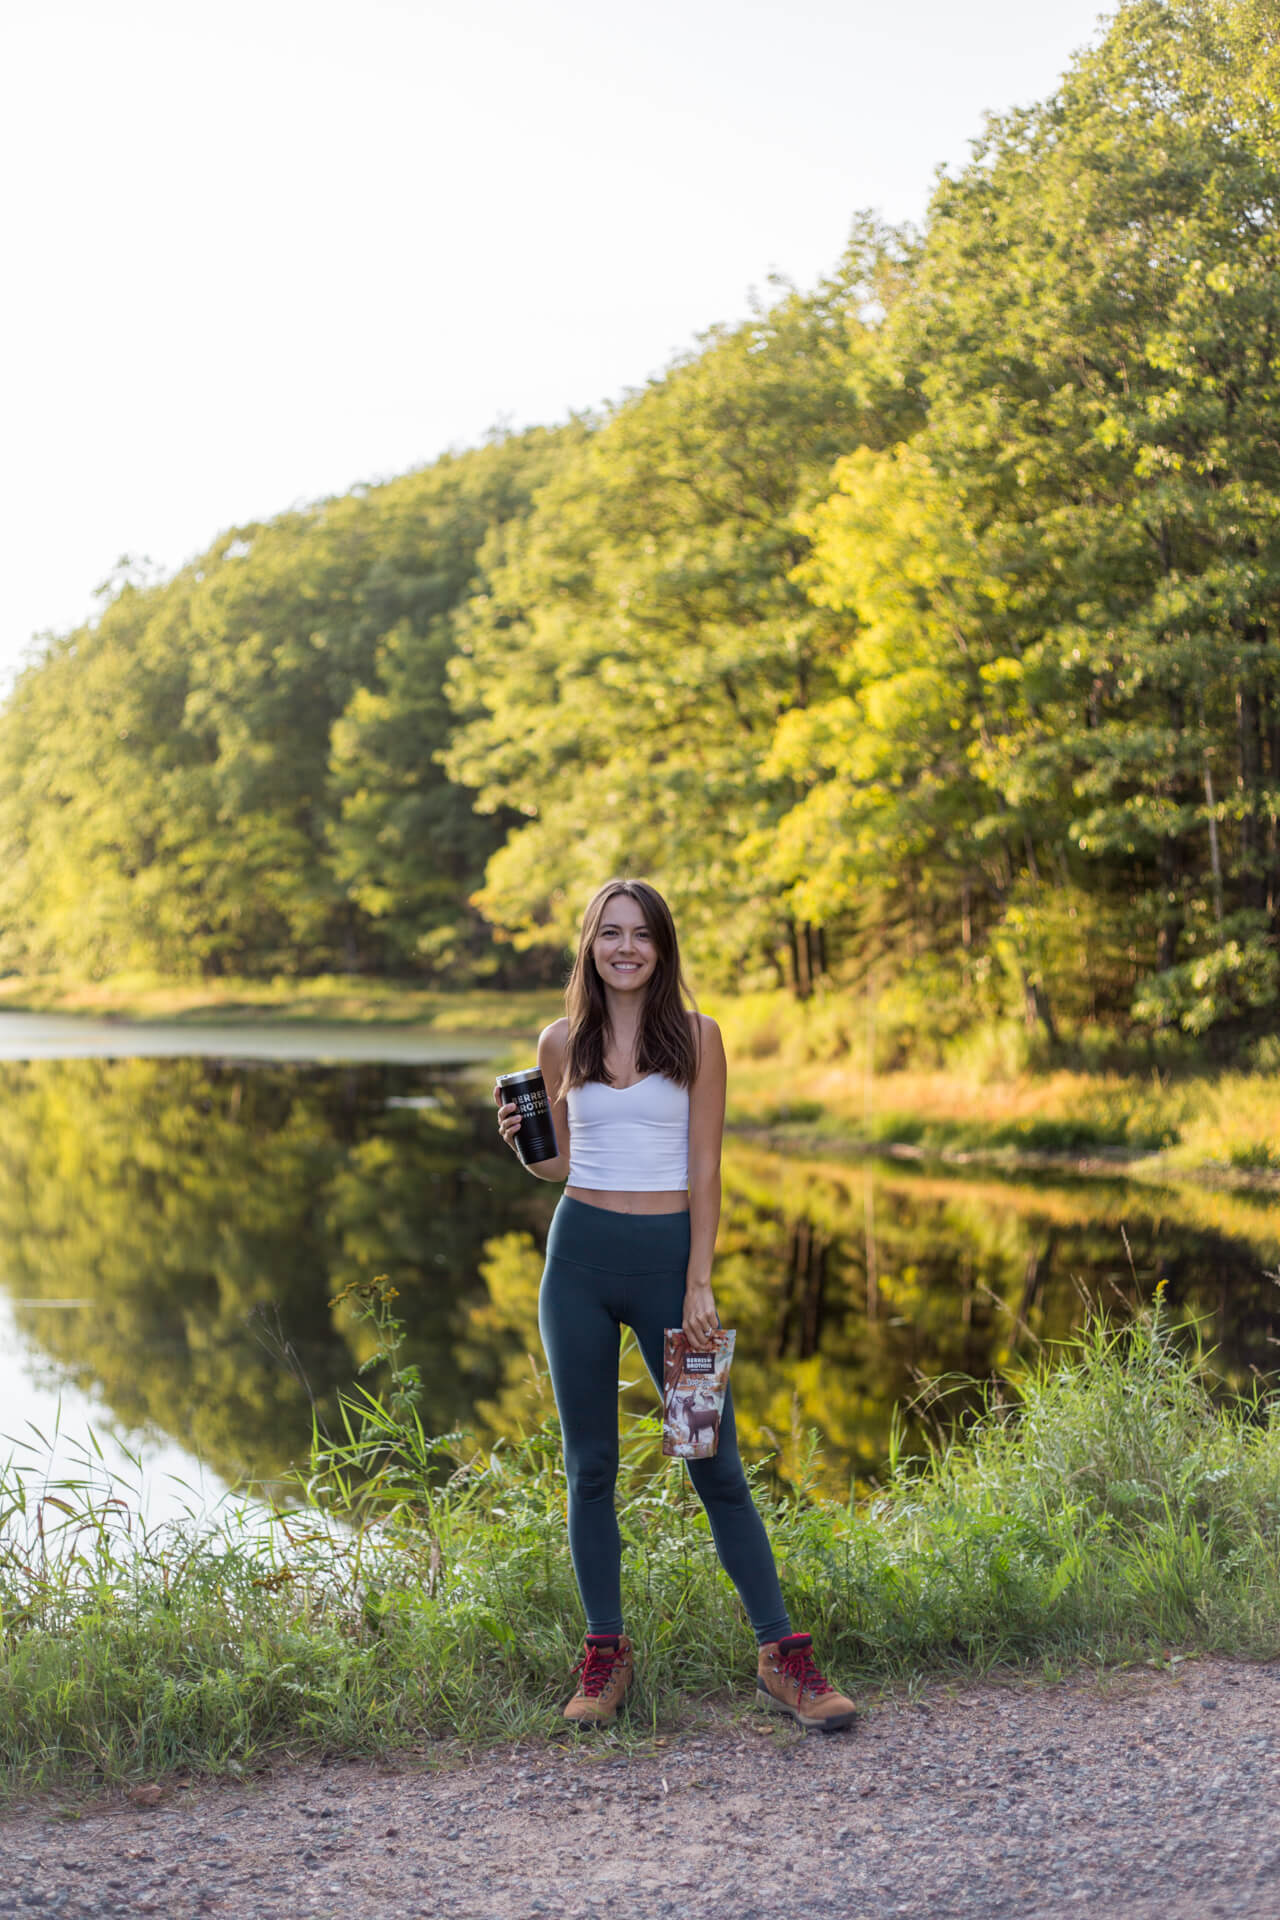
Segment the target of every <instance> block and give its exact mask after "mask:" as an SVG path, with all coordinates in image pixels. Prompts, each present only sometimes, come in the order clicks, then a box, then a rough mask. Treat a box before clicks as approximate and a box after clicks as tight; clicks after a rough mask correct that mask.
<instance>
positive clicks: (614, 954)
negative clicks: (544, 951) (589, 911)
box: [591, 893, 658, 993]
mask: <svg viewBox="0 0 1280 1920" xmlns="http://www.w3.org/2000/svg"><path fill="white" fill-rule="evenodd" d="M591 958H592V959H593V960H594V961H595V963H596V972H597V973H598V974H599V975H600V978H601V979H602V980H603V982H604V984H605V986H606V987H612V988H613V989H614V991H615V992H618V993H635V992H636V991H637V990H639V989H641V988H644V987H647V986H648V984H649V982H650V980H652V978H653V976H654V972H655V970H656V968H657V965H658V954H657V949H656V947H655V946H654V940H653V935H652V934H651V933H650V931H649V928H648V924H647V923H646V921H645V917H644V909H643V908H642V907H641V906H640V903H639V902H638V901H636V900H633V899H632V898H631V896H630V894H627V893H615V894H614V895H613V896H612V898H611V899H609V900H607V901H606V902H605V909H604V913H603V915H602V917H601V920H600V930H599V932H598V933H597V934H596V937H595V939H594V940H593V941H592V943H591Z"/></svg>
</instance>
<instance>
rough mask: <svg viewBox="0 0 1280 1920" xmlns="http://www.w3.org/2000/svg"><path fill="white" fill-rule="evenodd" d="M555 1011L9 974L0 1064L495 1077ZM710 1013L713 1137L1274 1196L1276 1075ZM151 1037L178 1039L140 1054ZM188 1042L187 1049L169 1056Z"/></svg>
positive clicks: (546, 1003) (348, 993) (337, 989)
mask: <svg viewBox="0 0 1280 1920" xmlns="http://www.w3.org/2000/svg"><path fill="white" fill-rule="evenodd" d="M559 1006H560V996H559V994H558V993H556V992H555V991H554V990H553V989H528V990H522V991H519V992H506V991H497V990H495V989H492V988H476V989H470V990H466V991H461V992H441V991H439V990H437V989H434V988H429V987H425V986H419V985H417V984H413V983H408V984H407V983H405V982H403V981H370V980H364V979H361V978H359V977H344V976H336V975H326V976H320V977H318V978H316V979H314V980H305V981H300V980H295V979H285V978H277V979H275V980H271V981H245V980H227V981H225V982H221V983H216V984H212V985H211V984H210V983H209V982H207V981H185V982H184V981H165V980H156V979H154V978H151V977H147V976H121V977H120V978H118V979H116V980H106V981H100V982H88V983H67V982H64V981H59V980H52V979H44V980H23V979H19V978H16V977H15V978H11V979H0V1057H7V1058H12V1059H20V1058H48V1057H79V1055H78V1046H79V1044H80V1043H82V1042H90V1043H91V1044H89V1045H88V1046H87V1047H86V1052H87V1054H89V1055H93V1056H99V1057H109V1056H112V1055H115V1054H117V1053H120V1052H124V1051H129V1052H133V1051H148V1052H151V1053H162V1054H170V1055H172V1054H178V1053H182V1052H184V1051H188V1050H189V1051H190V1052H192V1053H200V1054H211V1053H214V1052H216V1046H215V1045H213V1044H211V1043H213V1042H215V1041H216V1037H217V1036H218V1034H219V1033H222V1032H226V1033H227V1034H228V1036H229V1043H230V1050H231V1051H232V1052H233V1053H235V1054H237V1055H242V1056H244V1057H256V1058H262V1059H271V1058H279V1059H292V1060H303V1059H306V1058H309V1057H310V1055H309V1053H308V1039H309V1036H314V1037H315V1040H316V1042H317V1045H318V1046H319V1047H320V1048H321V1049H323V1045H324V1041H323V1038H322V1037H321V1032H322V1030H328V1031H330V1032H332V1034H333V1035H334V1036H340V1035H342V1034H346V1035H347V1036H349V1038H350V1040H351V1042H352V1043H353V1044H354V1054H353V1057H359V1058H360V1059H363V1060H365V1061H367V1062H369V1063H371V1064H372V1063H374V1062H375V1061H377V1060H378V1058H379V1057H380V1054H381V1052H382V1049H381V1048H380V1047H379V1045H378V1038H377V1037H378V1035H379V1034H385V1035H386V1036H387V1040H388V1047H387V1049H386V1058H387V1060H388V1062H389V1063H393V1062H395V1061H401V1062H411V1063H417V1064H421V1065H433V1064H439V1065H441V1066H444V1065H455V1066H463V1067H466V1068H477V1067H479V1066H481V1065H482V1064H488V1063H492V1064H493V1065H494V1067H495V1068H497V1069H499V1070H500V1069H501V1067H502V1066H504V1065H506V1064H507V1059H506V1056H507V1055H508V1054H510V1056H511V1060H512V1061H515V1060H516V1057H517V1055H518V1054H519V1053H520V1051H521V1049H527V1048H528V1046H529V1045H531V1044H532V1039H533V1036H534V1035H535V1034H536V1033H537V1031H538V1029H539V1027H540V1026H542V1025H544V1024H545V1023H546V1022H547V1021H548V1020H550V1019H552V1018H554V1017H555V1015H556V1013H557V1012H558V1010H559ZM714 1011H715V1013H716V1014H717V1017H718V1018H719V1019H720V1021H721V1024H722V1026H723V1027H724V1030H725V1036H726V1043H727V1045H728V1048H729V1052H730V1058H731V1060H732V1061H733V1074H732V1080H731V1089H732V1097H731V1100H730V1105H729V1110H728V1114H727V1116H726V1133H727V1134H728V1135H730V1136H732V1137H733V1138H735V1139H737V1140H741V1141H743V1142H744V1143H745V1144H748V1145H755V1146H760V1147H764V1148H767V1149H768V1150H769V1151H771V1152H776V1153H782V1154H796V1155H824V1156H830V1157H834V1158H847V1159H874V1158H881V1159H889V1160H896V1161H900V1162H902V1163H913V1162H914V1163H919V1164H926V1165H934V1166H940V1167H952V1168H956V1169H958V1170H959V1169H964V1168H966V1167H977V1168H984V1169H987V1170H990V1171H992V1172H995V1173H1004V1174H1007V1175H1009V1176H1010V1177H1013V1176H1017V1175H1035V1174H1039V1173H1052V1174H1056V1175H1060V1176H1061V1175H1066V1176H1068V1177H1073V1178H1078V1179H1122V1180H1131V1181H1133V1182H1134V1183H1135V1184H1142V1185H1148V1186H1150V1185H1174V1186H1177V1185H1193V1186H1200V1187H1205V1188H1217V1189H1221V1190H1226V1191H1235V1192H1247V1193H1257V1194H1268V1193H1277V1194H1280V1073H1262V1072H1245V1071H1240V1070H1231V1069H1219V1070H1212V1069H1206V1068H1202V1069H1199V1070H1195V1069H1187V1070H1184V1071H1182V1072H1180V1073H1176V1074H1175V1073H1173V1072H1169V1073H1167V1074H1163V1075H1162V1074H1159V1073H1153V1072H1151V1071H1150V1070H1147V1071H1138V1070H1134V1071H1132V1072H1129V1073H1122V1072H1120V1071H1118V1070H1115V1069H1109V1070H1105V1071H1104V1070H1098V1071H1087V1070H1083V1069H1067V1068H1045V1069H1043V1070H1040V1071H1033V1070H1030V1069H1028V1070H1025V1071H1023V1072H1022V1073H1018V1074H1002V1073H997V1072H988V1071H983V1070H982V1069H981V1068H971V1069H967V1070H961V1069H936V1070H929V1071H913V1070H911V1069H909V1068H908V1069H900V1070H894V1071H892V1072H884V1073H880V1074H876V1075H873V1076H869V1075H868V1074H867V1073H866V1072H865V1070H864V1069H863V1068H862V1066H861V1065H855V1064H854V1063H853V1062H852V1061H850V1060H849V1059H848V1058H845V1059H835V1060H825V1061H824V1060H813V1059H807V1058H804V1057H803V1056H801V1057H796V1055H795V1053H794V1052H793V1051H792V1052H787V1051H784V1050H783V1049H782V1047H781V1046H779V1047H778V1048H777V1049H772V1048H768V1047H766V1048H765V1049H763V1050H762V1049H761V1047H760V1045H759V1041H758V1036H754V1035H753V1034H751V1033H749V1032H746V1031H744V1032H741V1033H737V1032H735V1028H736V1027H738V1026H739V1025H740V1013H739V1008H738V1006H737V1003H735V1002H733V1001H726V1002H723V1003H721V1004H718V1005H716V1006H715V1007H714ZM20 1022H21V1023H24V1024H25V1023H30V1030H31V1032H32V1033H33V1034H35V1033H37V1032H38V1031H39V1029H40V1028H41V1027H42V1025H43V1024H44V1023H49V1025H50V1027H51V1028H53V1027H54V1026H55V1025H56V1029H57V1031H56V1034H55V1035H54V1038H53V1039H52V1040H49V1041H46V1042H44V1043H41V1044H36V1043H35V1042H34V1041H32V1042H27V1043H26V1044H27V1045H29V1046H30V1048H31V1051H30V1052H26V1051H16V1050H15V1051H8V1052H6V1051H5V1049H4V1044H3V1038H4V1029H5V1027H6V1025H9V1026H10V1030H11V1031H12V1028H13V1027H14V1026H16V1025H17V1024H18V1023H20ZM157 1027H163V1028H167V1029H170V1030H176V1031H175V1032H171V1033H170V1035H169V1036H168V1037H167V1038H165V1039H164V1041H163V1043H161V1042H160V1041H159V1040H157V1041H156V1043H155V1044H153V1045H149V1046H148V1045H144V1043H146V1042H147V1040H148V1036H149V1034H151V1033H152V1032H153V1030H154V1029H156V1028H157ZM186 1033H189V1034H190V1035H191V1036H192V1040H193V1042H194V1041H196V1039H197V1036H198V1039H199V1044H192V1045H191V1047H190V1048H189V1049H187V1048H186V1047H184V1045H183V1042H182V1037H181V1036H182V1035H183V1034H186ZM232 1036H237V1037H234V1038H233V1037H232ZM273 1036H275V1042H274V1043H273ZM131 1041H132V1042H134V1043H135V1044H134V1045H129V1043H130V1042H131ZM321 1057H322V1054H321V1053H319V1052H318V1053H317V1054H316V1055H315V1058H316V1059H317V1060H319V1059H320V1058H321ZM328 1057H342V1054H341V1051H340V1052H339V1053H338V1054H336V1055H329V1056H328Z"/></svg>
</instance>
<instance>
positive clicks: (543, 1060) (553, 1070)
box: [493, 1020, 569, 1180]
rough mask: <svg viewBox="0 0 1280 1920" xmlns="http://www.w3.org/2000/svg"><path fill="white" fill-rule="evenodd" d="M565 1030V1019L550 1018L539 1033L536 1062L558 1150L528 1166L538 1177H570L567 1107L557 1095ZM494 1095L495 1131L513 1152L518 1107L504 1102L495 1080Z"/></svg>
mask: <svg viewBox="0 0 1280 1920" xmlns="http://www.w3.org/2000/svg"><path fill="white" fill-rule="evenodd" d="M568 1029H569V1023H568V1021H567V1020H553V1021H552V1023H551V1025H550V1026H549V1027H544V1028H543V1030H542V1032H541V1033H540V1034H539V1035H538V1065H539V1066H540V1067H541V1069H542V1077H543V1079H544V1080H545V1081H546V1083H547V1099H548V1101H549V1103H550V1106H551V1123H552V1125H553V1126H554V1127H555V1130H556V1145H557V1147H558V1148H559V1149H560V1151H559V1152H558V1153H557V1155H556V1157H555V1159H554V1160H539V1161H538V1163H537V1165H536V1166H532V1167H530V1168H529V1169H528V1171H529V1172H530V1173H532V1174H536V1175H537V1177H538V1179H539V1180H567V1179H568V1178H569V1108H568V1103H567V1102H566V1101H564V1100H562V1099H561V1097H560V1076H561V1074H562V1072H563V1071H564V1046H565V1041H566V1038H567V1035H568ZM493 1097H494V1099H495V1100H496V1101H497V1102H498V1131H499V1132H500V1133H501V1135H502V1137H503V1139H504V1140H505V1141H506V1143H507V1145H508V1146H509V1147H510V1148H511V1151H512V1152H513V1153H514V1152H515V1135H516V1133H517V1132H518V1131H519V1127H520V1114H519V1110H518V1109H517V1107H516V1105H515V1103H514V1101H512V1102H508V1103H507V1104H505V1105H504V1104H503V1091H502V1088H501V1087H500V1086H498V1085H497V1084H496V1082H495V1084H494V1089H493Z"/></svg>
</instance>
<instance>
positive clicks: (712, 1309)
mask: <svg viewBox="0 0 1280 1920" xmlns="http://www.w3.org/2000/svg"><path fill="white" fill-rule="evenodd" d="M719 1325H720V1315H719V1314H718V1313H717V1312H716V1302H715V1295H714V1294H713V1293H712V1291H711V1282H710V1281H709V1280H707V1281H704V1282H703V1283H702V1284H701V1285H700V1286H686V1288H685V1290H684V1337H685V1339H686V1340H687V1341H688V1342H689V1345H690V1346H691V1347H708V1346H710V1344H711V1336H712V1334H713V1333H714V1332H715V1330H716V1328H717V1327H718V1326H719Z"/></svg>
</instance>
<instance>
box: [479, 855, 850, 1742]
mask: <svg viewBox="0 0 1280 1920" xmlns="http://www.w3.org/2000/svg"><path fill="white" fill-rule="evenodd" d="M686 997H687V988H686V987H685V983H684V977H683V974H682V972H681V968H680V954H679V948H678V946H677V943H676V930H675V925H674V922H673V921H672V918H671V912H670V909H669V908H668V906H667V904H666V902H665V900H663V898H662V896H661V894H659V893H657V892H656V891H655V890H654V888H653V887H651V886H649V885H648V884H647V883H646V882H645V881H643V880H610V881H609V882H608V883H607V884H606V885H605V886H603V887H601V888H600V890H599V892H598V893H597V894H596V895H595V897H594V898H593V899H592V901H591V903H590V905H589V906H588V908H587V911H586V914H585V915H584V917H583V922H582V931H581V935H580V937H579V940H578V954H577V958H576V960H575V961H574V965H573V971H572V973H571V974H570V977H569V985H568V988H567V990H566V993H565V1005H566V1007H567V1009H568V1014H567V1017H566V1018H565V1019H562V1020H557V1021H555V1022H554V1023H553V1024H552V1025H551V1026H549V1027H548V1028H547V1029H546V1030H545V1032H544V1033H543V1034H542V1035H541V1036H540V1038H539V1041H538V1065H539V1066H540V1067H541V1069H542V1073H543V1077H544V1079H545V1081H546V1084H547V1094H548V1098H549V1100H550V1102H551V1109H552V1114H553V1117H554V1120H555V1129H556V1140H557V1143H558V1144H559V1148H560V1151H559V1153H558V1154H557V1155H556V1157H555V1159H554V1160H543V1161H540V1162H539V1163H538V1164H537V1165H536V1166H533V1167H531V1168H530V1169H529V1171H530V1172H531V1173H534V1174H536V1175H537V1176H538V1178H539V1179H541V1180H565V1181H567V1185H566V1186H565V1190H564V1194H563V1197H562V1198H561V1200H560V1202H559V1204H558V1206H557V1207H556V1211H555V1216H554V1218H553V1219H552V1222H551V1231H550V1233H549V1235H548V1237H547V1262H546V1268H545V1270H544V1272H543V1276H542V1290H541V1293H540V1295H539V1300H538V1324H539V1327H540V1330H541V1333H542V1344H543V1346H544V1347H545V1349H546V1354H547V1360H548V1363H549V1366H550V1370H551V1382H552V1386H553V1387H554V1389H555V1396H556V1406H557V1408H558V1409H559V1413H560V1425H561V1429H562V1431H563V1435H564V1464H565V1472H566V1474H567V1476H568V1481H569V1547H570V1551H571V1552H572V1555H573V1565H574V1572H575V1573H576V1575H577V1579H578V1589H579V1592H580V1593H581V1595H582V1604H583V1607H584V1609H585V1611H586V1616H587V1638H586V1649H585V1651H584V1653H583V1657H582V1660H581V1661H580V1662H579V1665H578V1668H577V1671H578V1672H579V1673H580V1674H581V1676H582V1678H581V1684H580V1686H579V1688H578V1691H577V1693H576V1694H575V1695H574V1697H573V1699H572V1700H570V1702H569V1704H568V1706H567V1707H566V1708H565V1710H564V1711H565V1718H566V1719H569V1720H574V1721H579V1722H583V1723H590V1724H595V1725H600V1724H603V1723H606V1722H608V1721H610V1720H612V1719H613V1718H614V1717H615V1715H616V1714H617V1711H618V1708H619V1706H620V1704H621V1702H622V1700H623V1699H624V1697H625V1695H626V1693H627V1690H628V1688H629V1687H630V1685H631V1681H632V1677H633V1674H634V1666H633V1661H632V1649H631V1642H630V1640H629V1639H628V1638H627V1636H626V1634H625V1633H624V1631H623V1619H622V1585H621V1541H620V1538H619V1534H618V1522H617V1516H616V1514H615V1512H614V1485H615V1482H616V1479H617V1473H618V1386H617V1382H618V1353H619V1346H620V1330H621V1328H622V1327H624V1326H628V1327H631V1328H632V1330H633V1331H634V1333H635V1336H636V1339H637V1341H638V1342H639V1346H640V1351H641V1353H642V1354H643V1355H644V1361H645V1365H646V1366H647V1367H648V1369H649V1372H650V1373H651V1374H652V1375H653V1378H654V1381H655V1383H656V1384H657V1385H658V1386H659V1389H661V1382H662V1374H663V1330H664V1328H666V1327H677V1326H683V1328H684V1332H685V1335H686V1337H687V1338H688V1340H689V1342H690V1344H691V1345H692V1346H695V1347H696V1346H701V1345H705V1343H706V1341H707V1340H708V1338H709V1337H710V1335H711V1334H712V1333H713V1332H714V1331H715V1329H716V1328H717V1327H718V1326H719V1324H720V1320H719V1316H718V1315H717V1313H716V1304H715V1297H714V1295H713V1293H712V1289H711V1263H712V1257H713V1255H714V1252H715V1243H716V1227H717V1225H718V1223H719V1218H720V1142H721V1135H722V1133H723V1130H724V1101H725V1057H724V1045H723V1043H722V1041H721V1038H720V1030H719V1028H718V1027H717V1026H716V1023H715V1021H714V1020H709V1019H708V1018H707V1017H706V1016H705V1014H699V1013H695V1012H691V1011H689V1010H688V1009H687V1008H686V1005H685V1001H686ZM494 1097H495V1098H496V1099H497V1100H498V1102H499V1107H498V1126H499V1130H500V1132H501V1134H502V1137H503V1139H504V1140H505V1141H506V1143H507V1145H508V1146H510V1147H512V1148H513V1150H514V1144H515V1136H516V1133H517V1132H518V1130H519V1126H520V1116H519V1113H518V1111H517V1109H516V1108H515V1106H514V1105H512V1104H509V1103H507V1104H504V1103H503V1102H504V1096H503V1094H502V1090H501V1089H500V1088H499V1087H497V1086H495V1088H494ZM686 1464H687V1466H688V1469H689V1473H690V1476H691V1478H692V1480H693V1484H694V1486H695V1488H696V1489H697V1492H698V1495H699V1497H700V1498H701V1500H702V1503H703V1505H704V1506H705V1508H706V1510H707V1517H708V1519H709V1520H710V1522H711V1532H712V1536H713V1538H714V1540H715V1543H716V1551H717V1552H718V1553H719V1555H720V1560H721V1563H722V1565H723V1566H724V1568H725V1571H726V1572H727V1573H728V1575H729V1577H730V1579H731V1580H732V1581H733V1583H734V1585H735V1587H736V1588H737V1590H738V1594H739V1596H740V1598H741V1600H742V1603H743V1606H744V1607H745V1608H746V1610H747V1615H748V1618H749V1619H750V1621H751V1624H752V1626H753V1628H754V1629H755V1635H756V1641H757V1643H758V1646H759V1666H758V1674H757V1680H756V1686H757V1689H758V1693H759V1697H760V1699H761V1700H762V1702H763V1703H764V1704H766V1705H768V1706H770V1707H776V1708H778V1709H779V1710H780V1711H781V1712H783V1713H789V1714H790V1715H791V1716H792V1718H793V1719H795V1720H798V1721H799V1723H800V1725H801V1726H803V1727H815V1728H822V1729H823V1730H824V1731H833V1730H834V1729H835V1728H837V1727H847V1726H848V1725H849V1724H850V1723H851V1721H852V1720H853V1718H854V1708H853V1703H852V1702H851V1701H849V1700H846V1699H845V1697H844V1695H843V1694H840V1693H837V1692H836V1691H835V1689H834V1688H833V1687H831V1686H829V1685H828V1684H827V1682H826V1681H825V1680H824V1679H823V1677H822V1675H821V1674H820V1673H819V1672H818V1669H817V1667H816V1666H815V1665H814V1661H813V1653H812V1648H811V1642H810V1636H809V1635H808V1634H807V1633H793V1632H792V1631H791V1622H790V1620H789V1619H788V1618H787V1610H786V1607H785V1606H784V1604H783V1599H782V1594H781V1592H780V1590H779V1587H778V1575H777V1571H776V1568H775V1566H774V1561H773V1554H772V1552H771V1550H770V1547H769V1541H768V1538H767V1536H766V1534H765V1530H764V1526H763V1524H762V1522H761V1519H760V1516H759V1514H758V1513H757V1512H756V1509H755V1506H754V1504H753V1502H752V1499H751V1493H750V1490H749V1488H748V1486H747V1481H746V1476H745V1475H744V1473H743V1470H742V1461H741V1459H740V1457H739V1454H738V1441H737V1435H736V1432H735V1428H734V1418H733V1401H732V1397H731V1395H726V1397H725V1404H724V1413H723V1416H722V1418H721V1422H720V1442H719V1447H718V1449H717V1451H716V1453H715V1455H714V1456H713V1457H712V1458H711V1459H709V1460H696V1461H693V1460H691V1461H688V1462H686Z"/></svg>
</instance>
